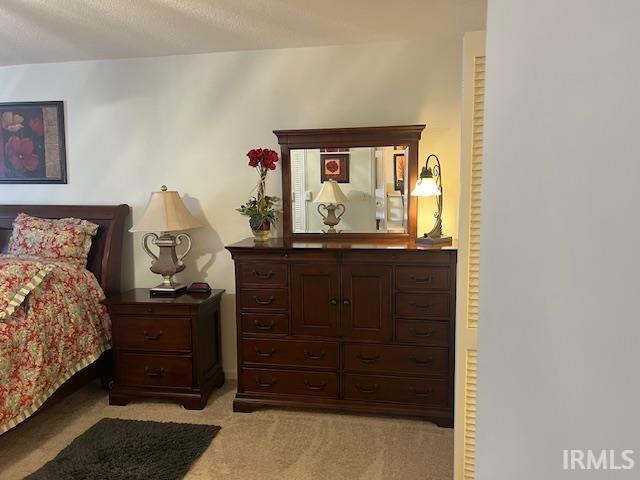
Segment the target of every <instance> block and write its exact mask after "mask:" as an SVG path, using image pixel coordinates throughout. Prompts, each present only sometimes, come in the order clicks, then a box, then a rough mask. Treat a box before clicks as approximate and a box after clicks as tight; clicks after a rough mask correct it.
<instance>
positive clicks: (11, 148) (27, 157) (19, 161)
mask: <svg viewBox="0 0 640 480" xmlns="http://www.w3.org/2000/svg"><path fill="white" fill-rule="evenodd" d="M5 151H6V152H7V157H9V161H10V162H11V165H12V166H13V168H14V169H15V170H17V171H18V172H22V171H24V170H25V169H26V170H29V171H30V172H33V171H35V169H36V168H38V157H37V156H36V155H34V154H33V141H31V139H30V138H22V139H21V138H18V137H16V136H15V135H12V136H11V137H9V140H7V144H6V145H5Z"/></svg>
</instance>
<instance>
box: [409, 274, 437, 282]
mask: <svg viewBox="0 0 640 480" xmlns="http://www.w3.org/2000/svg"><path fill="white" fill-rule="evenodd" d="M409 278H411V280H413V281H414V282H416V283H429V282H430V281H432V280H433V275H427V276H426V277H416V276H415V275H411V276H410V277H409Z"/></svg>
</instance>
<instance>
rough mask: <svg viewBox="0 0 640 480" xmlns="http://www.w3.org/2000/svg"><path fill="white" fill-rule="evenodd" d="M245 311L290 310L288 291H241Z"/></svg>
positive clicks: (241, 302)
mask: <svg viewBox="0 0 640 480" xmlns="http://www.w3.org/2000/svg"><path fill="white" fill-rule="evenodd" d="M240 308H242V309H243V310H288V308H289V300H288V298H287V291H286V290H260V289H244V290H241V291H240Z"/></svg>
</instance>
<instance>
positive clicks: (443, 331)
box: [396, 318, 449, 347]
mask: <svg viewBox="0 0 640 480" xmlns="http://www.w3.org/2000/svg"><path fill="white" fill-rule="evenodd" d="M396 339H397V340H398V342H400V343H418V344H420V345H435V346H441V347H446V346H448V345H449V322H434V321H429V320H407V319H405V318H399V319H397V320H396Z"/></svg>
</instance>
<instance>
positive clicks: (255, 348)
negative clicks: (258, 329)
mask: <svg viewBox="0 0 640 480" xmlns="http://www.w3.org/2000/svg"><path fill="white" fill-rule="evenodd" d="M253 351H254V352H256V355H258V356H259V357H272V356H273V354H274V353H276V349H275V348H272V349H271V350H269V351H268V352H263V351H261V350H260V349H259V348H258V347H253Z"/></svg>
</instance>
